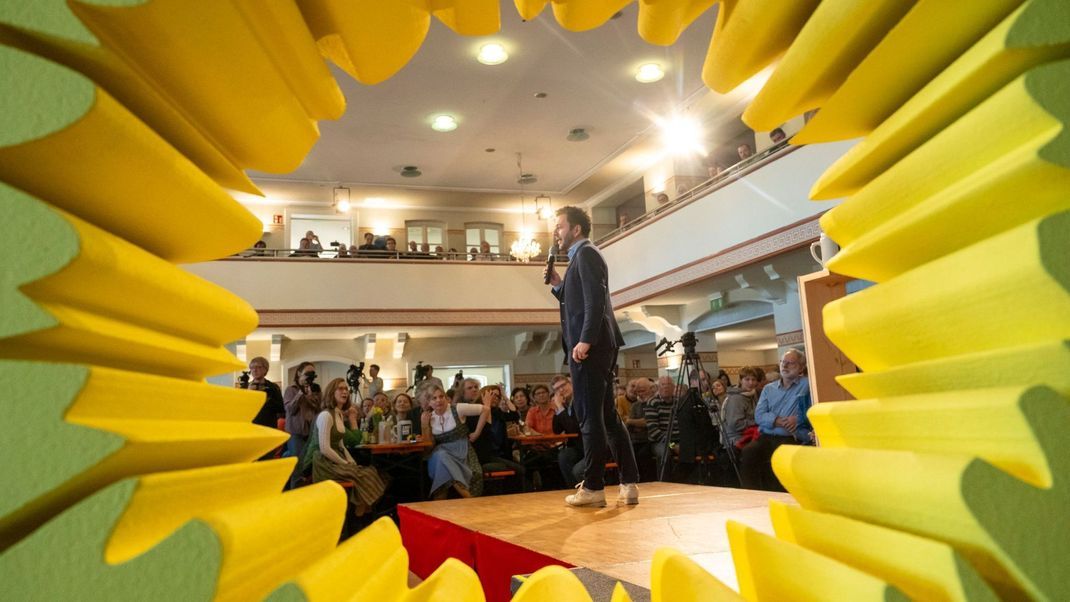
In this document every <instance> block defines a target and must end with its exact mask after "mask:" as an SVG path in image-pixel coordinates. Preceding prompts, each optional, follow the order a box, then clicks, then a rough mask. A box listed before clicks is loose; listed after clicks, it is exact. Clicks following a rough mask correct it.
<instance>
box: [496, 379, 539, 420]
mask: <svg viewBox="0 0 1070 602" xmlns="http://www.w3.org/2000/svg"><path fill="white" fill-rule="evenodd" d="M509 401H510V402H512V407H513V411H515V412H516V413H517V416H518V417H519V420H521V421H527V417H528V410H530V409H531V408H532V407H533V406H532V405H531V399H530V398H529V397H528V390H527V389H526V388H524V387H514V388H513V393H512V395H510V396H509ZM509 405H510V404H507V403H506V402H505V401H504V400H503V401H502V411H506V410H507V409H508V408H509Z"/></svg>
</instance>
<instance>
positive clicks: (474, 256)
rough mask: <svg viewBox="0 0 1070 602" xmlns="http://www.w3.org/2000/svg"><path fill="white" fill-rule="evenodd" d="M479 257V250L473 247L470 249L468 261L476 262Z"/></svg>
mask: <svg viewBox="0 0 1070 602" xmlns="http://www.w3.org/2000/svg"><path fill="white" fill-rule="evenodd" d="M478 257H479V249H477V248H476V247H472V248H471V249H468V261H475V260H476V259H477V258H478Z"/></svg>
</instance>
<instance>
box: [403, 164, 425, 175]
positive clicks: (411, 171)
mask: <svg viewBox="0 0 1070 602" xmlns="http://www.w3.org/2000/svg"><path fill="white" fill-rule="evenodd" d="M422 174H423V172H422V171H420V168H419V167H416V166H415V165H406V166H405V167H402V168H401V177H403V178H418V177H420V175H422Z"/></svg>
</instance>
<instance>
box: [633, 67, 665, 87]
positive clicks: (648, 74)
mask: <svg viewBox="0 0 1070 602" xmlns="http://www.w3.org/2000/svg"><path fill="white" fill-rule="evenodd" d="M663 77H665V70H664V69H662V68H661V65H659V64H657V63H644V64H642V65H639V68H638V69H636V70H635V81H637V82H639V83H643V84H651V83H654V82H656V81H658V80H660V79H661V78H663Z"/></svg>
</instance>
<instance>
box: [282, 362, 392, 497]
mask: <svg viewBox="0 0 1070 602" xmlns="http://www.w3.org/2000/svg"><path fill="white" fill-rule="evenodd" d="M348 405H349V386H348V385H347V384H346V381H345V379H344V378H336V379H334V380H332V381H331V382H329V383H327V387H326V389H325V390H324V395H323V400H322V403H321V411H320V413H319V414H318V415H317V416H316V422H315V424H313V425H312V428H311V436H310V438H309V444H308V449H307V451H306V453H305V454H304V457H303V458H302V462H301V463H302V464H306V465H307V464H311V467H312V481H313V482H315V483H318V482H320V481H342V482H350V483H353V487H351V488H349V502H350V503H351V504H353V507H354V512H355V513H356V515H357V516H361V515H363V514H366V513H367V512H368V511H369V510H370V509H371V508H372V506H373V505H374V504H375V502H377V501H378V500H379V498H381V497H383V493H385V492H386V484H385V483H384V482H383V479H382V478H381V477H380V476H379V473H378V472H377V471H376V470H375V469H374V468H371V467H367V466H361V465H359V464H357V463H356V461H355V460H353V456H351V455H349V450H347V449H346V446H345V444H344V442H343V439H344V438H345V434H346V430H347V428H346V427H347V419H348V422H349V425H348V426H349V430H350V432H353V433H356V434H359V432H360V430H359V428H358V424H357V420H356V418H355V414H352V413H351V414H349V415H348V416H347V412H345V408H346V407H347V406H348Z"/></svg>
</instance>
